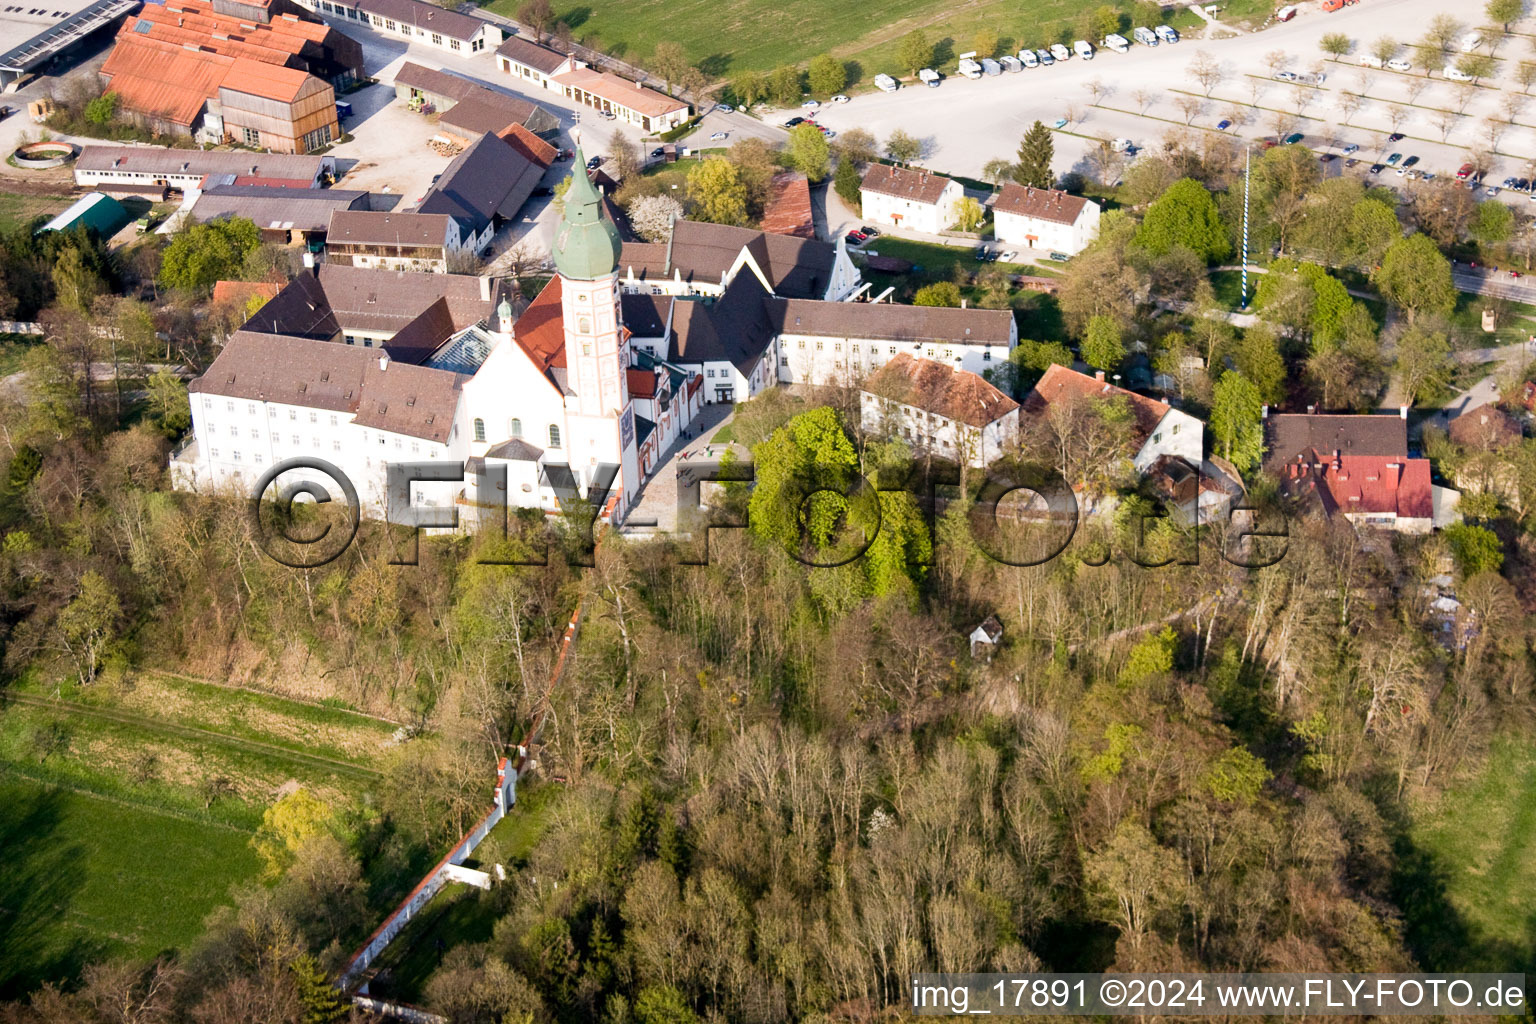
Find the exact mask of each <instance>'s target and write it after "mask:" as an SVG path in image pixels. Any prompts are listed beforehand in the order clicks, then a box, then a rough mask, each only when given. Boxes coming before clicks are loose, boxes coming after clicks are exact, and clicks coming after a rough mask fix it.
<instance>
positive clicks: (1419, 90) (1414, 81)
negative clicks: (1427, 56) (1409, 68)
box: [1403, 78, 1429, 103]
mask: <svg viewBox="0 0 1536 1024" xmlns="http://www.w3.org/2000/svg"><path fill="white" fill-rule="evenodd" d="M1403 85H1404V88H1406V89H1407V90H1408V102H1409V103H1417V102H1418V101H1419V97H1420V96H1422V95H1423V94H1424V90H1425V89H1428V88H1429V79H1427V78H1410V79H1408V80H1407V81H1406V82H1404V83H1403Z"/></svg>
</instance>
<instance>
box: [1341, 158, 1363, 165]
mask: <svg viewBox="0 0 1536 1024" xmlns="http://www.w3.org/2000/svg"><path fill="white" fill-rule="evenodd" d="M1359 163H1360V161H1359V160H1356V159H1355V158H1354V157H1350V158H1349V159H1348V160H1345V161H1344V166H1345V167H1355V166H1357V165H1359Z"/></svg>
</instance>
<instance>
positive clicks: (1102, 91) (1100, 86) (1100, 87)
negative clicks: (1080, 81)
mask: <svg viewBox="0 0 1536 1024" xmlns="http://www.w3.org/2000/svg"><path fill="white" fill-rule="evenodd" d="M1088 95H1090V96H1092V97H1093V105H1094V106H1098V105H1099V100H1101V99H1103V98H1104V97H1105V96H1107V95H1109V86H1107V85H1105V84H1104V80H1103V79H1102V78H1099V77H1098V76H1097V75H1095V76H1094V77H1093V78H1091V79H1089V80H1088Z"/></svg>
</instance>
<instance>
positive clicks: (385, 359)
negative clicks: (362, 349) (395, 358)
mask: <svg viewBox="0 0 1536 1024" xmlns="http://www.w3.org/2000/svg"><path fill="white" fill-rule="evenodd" d="M387 369H389V353H388V352H380V353H379V370H380V372H382V371H384V370H387Z"/></svg>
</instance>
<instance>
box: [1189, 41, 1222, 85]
mask: <svg viewBox="0 0 1536 1024" xmlns="http://www.w3.org/2000/svg"><path fill="white" fill-rule="evenodd" d="M1186 70H1187V71H1188V73H1189V77H1191V78H1193V79H1194V80H1195V81H1197V82H1199V83H1200V85H1201V87H1202V88H1203V89H1205V94H1206V95H1207V96H1209V95H1210V94H1211V90H1213V89H1215V88H1216V86H1217V85H1219V84H1220V83H1221V80H1222V79H1223V78H1225V77H1226V73H1225V72H1223V71H1222V68H1221V62H1220V61H1219V60H1217V59H1216V58H1215V57H1212V56H1211V55H1210V54H1209V53H1206V52H1205V51H1204V50H1196V51H1195V55H1194V56H1193V57H1191V58H1190V61H1189V67H1188V68H1187V69H1186Z"/></svg>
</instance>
